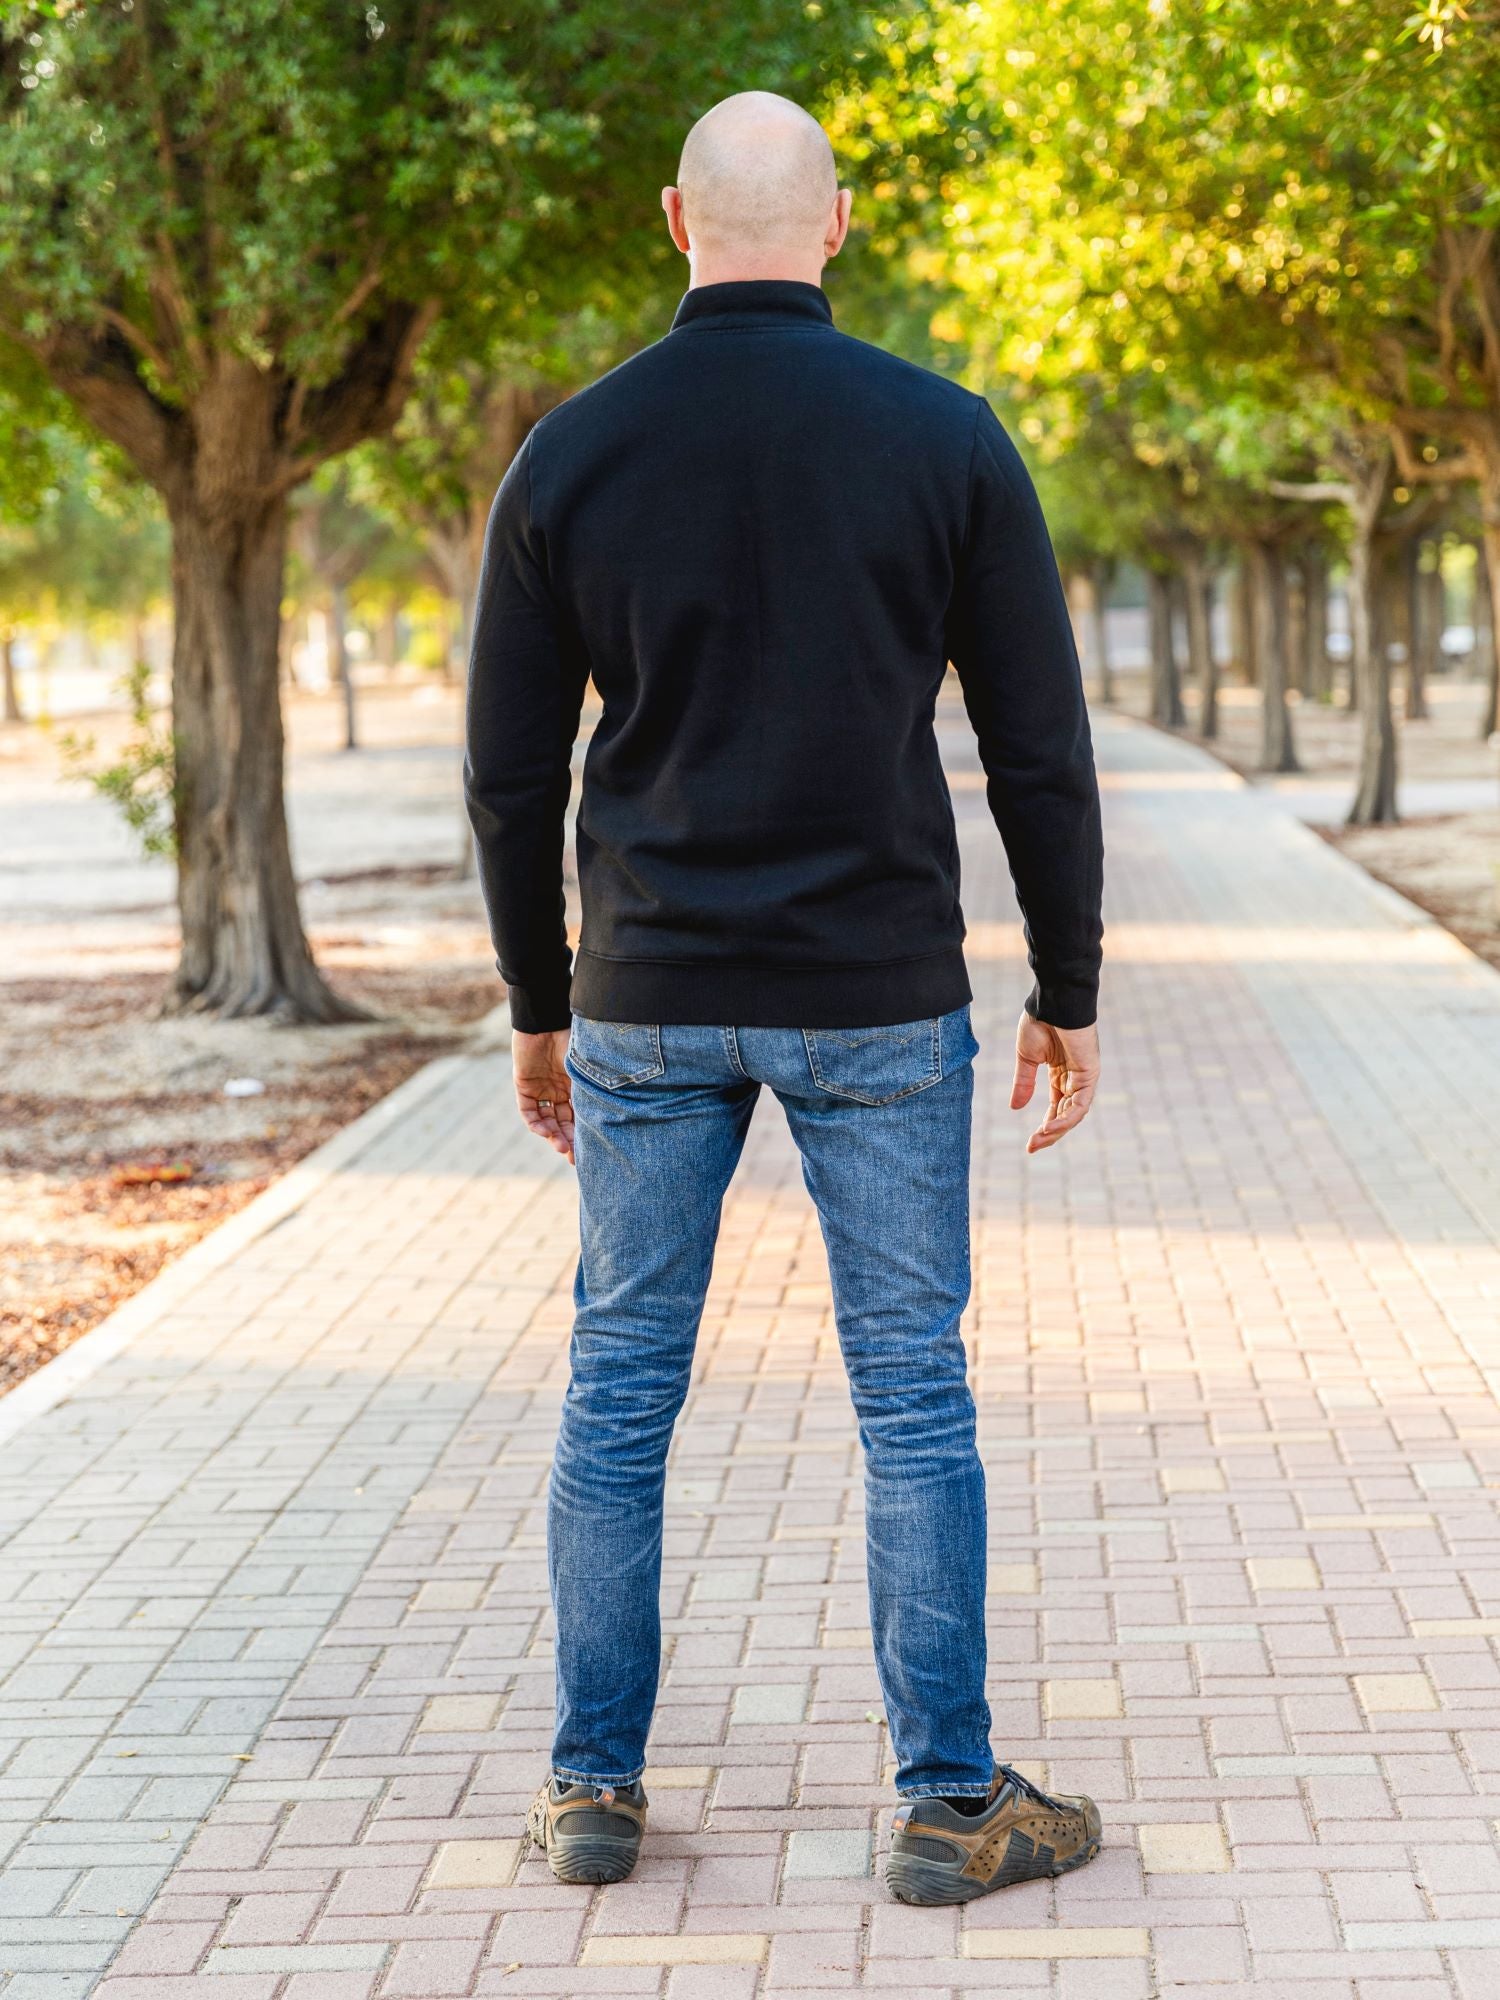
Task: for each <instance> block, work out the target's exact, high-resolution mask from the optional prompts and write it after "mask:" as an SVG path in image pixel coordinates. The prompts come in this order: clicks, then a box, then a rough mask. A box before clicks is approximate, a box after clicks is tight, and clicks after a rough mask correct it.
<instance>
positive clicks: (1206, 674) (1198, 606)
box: [1182, 549, 1219, 743]
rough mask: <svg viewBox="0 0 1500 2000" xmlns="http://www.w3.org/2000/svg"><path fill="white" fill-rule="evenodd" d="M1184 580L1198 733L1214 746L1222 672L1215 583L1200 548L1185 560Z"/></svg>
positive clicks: (1217, 729)
mask: <svg viewBox="0 0 1500 2000" xmlns="http://www.w3.org/2000/svg"><path fill="white" fill-rule="evenodd" d="M1182 581H1183V588H1184V589H1185V590H1186V592H1187V651H1188V672H1189V674H1190V675H1191V676H1192V679H1193V680H1194V682H1195V683H1196V684H1197V688H1198V734H1199V735H1200V736H1201V737H1202V738H1203V740H1204V742H1205V743H1211V742H1213V740H1214V738H1215V737H1216V736H1217V735H1218V733H1219V669H1218V663H1217V662H1216V661H1215V659H1214V645H1213V624H1212V620H1211V617H1210V610H1209V607H1210V604H1211V602H1212V593H1213V582H1212V579H1211V578H1210V576H1209V573H1208V570H1207V568H1206V566H1205V564H1204V561H1203V557H1202V556H1201V555H1200V553H1199V552H1198V550H1197V549H1193V550H1191V551H1190V552H1189V554H1188V555H1186V556H1185V557H1184V558H1183V563H1182Z"/></svg>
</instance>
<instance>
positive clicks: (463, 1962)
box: [380, 1938, 484, 2000]
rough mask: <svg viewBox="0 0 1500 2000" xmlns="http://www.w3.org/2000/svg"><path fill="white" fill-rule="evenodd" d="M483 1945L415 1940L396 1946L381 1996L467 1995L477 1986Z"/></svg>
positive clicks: (435, 1998) (444, 1999) (443, 1999)
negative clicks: (476, 1976) (473, 1986)
mask: <svg viewBox="0 0 1500 2000" xmlns="http://www.w3.org/2000/svg"><path fill="white" fill-rule="evenodd" d="M483 1949H484V1946H483V1944H482V1943H480V1942H478V1941H477V1940H471V1939H467V1938H458V1939H451V1940H446V1939H413V1940H412V1941H411V1942H410V1943H407V1944H401V1945H397V1947H396V1955H395V1957H394V1958H393V1959H392V1960H391V1967H390V1970H389V1972H387V1974H386V1976H385V1978H384V1979H383V1980H382V1981H381V1986H380V1991H381V1993H382V1994H387V1993H389V1994H392V1995H395V1994H401V1995H409V1996H411V2000H449V1996H451V1995H455V1994H465V1993H467V1992H468V1991H469V1989H470V1987H471V1986H472V1985H473V1983H474V1974H475V1972H476V1971H477V1970H478V1967H479V1959H480V1954H481V1952H482V1951H483Z"/></svg>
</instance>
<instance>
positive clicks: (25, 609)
mask: <svg viewBox="0 0 1500 2000" xmlns="http://www.w3.org/2000/svg"><path fill="white" fill-rule="evenodd" d="M0 413H3V415H0V425H3V424H5V423H8V425H9V431H10V439H9V440H7V439H3V438H0V451H3V447H4V443H5V442H8V441H11V440H15V441H24V448H25V450H26V452H27V454H28V455H27V458H26V462H25V466H24V473H23V472H22V471H21V470H20V469H19V468H18V463H17V461H16V460H15V459H12V460H11V462H10V465H9V468H8V471H9V479H8V482H7V486H6V489H5V490H4V492H3V494H0V625H9V626H16V625H21V624H26V623H29V622H32V621H35V620H39V619H57V620H89V619H92V618H95V617H98V616H101V615H113V614H118V613H125V614H127V615H128V614H137V613H140V612H143V611H144V610H145V609H146V608H147V607H148V606H149V605H150V604H152V603H153V602H156V601H158V600H159V599H160V598H162V597H163V596H164V595H165V594H166V590H167V585H168V564H167V546H166V541H167V538H166V524H165V522H164V521H163V519H162V513H161V508H160V506H159V504H158V503H157V501H156V500H155V498H154V496H153V495H152V494H151V493H150V492H149V491H147V490H146V489H145V488H144V487H142V486H141V485H140V483H139V482H138V481H136V480H134V479H132V478H131V477H130V475H129V473H128V471H127V469H126V468H125V467H124V466H123V464H122V463H121V461H120V458H119V455H118V453H115V452H112V451H110V450H109V449H108V447H104V446H99V445H94V444H87V443H85V442H83V441H82V439H81V438H80V437H79V435H78V432H77V430H76V428H75V427H74V426H73V425H72V424H71V423H68V422H64V421H62V420H61V419H60V413H59V410H58V407H57V399H56V398H53V397H50V396H46V395H44V396H42V398H41V399H40V403H39V417H40V420H32V421H28V420H27V418H26V417H25V415H24V412H23V411H22V409H21V408H20V407H19V406H18V405H16V404H14V403H6V402H4V401H3V400H0Z"/></svg>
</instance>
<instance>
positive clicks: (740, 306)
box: [672, 278, 833, 333]
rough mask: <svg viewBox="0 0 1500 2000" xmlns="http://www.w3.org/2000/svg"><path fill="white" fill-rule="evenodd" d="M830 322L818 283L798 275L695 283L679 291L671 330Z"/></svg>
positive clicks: (831, 318) (822, 292) (823, 323)
mask: <svg viewBox="0 0 1500 2000" xmlns="http://www.w3.org/2000/svg"><path fill="white" fill-rule="evenodd" d="M783 323H791V324H798V323H809V324H812V325H815V326H832V325H833V307H832V306H831V305H829V303H828V295H827V293H826V292H825V291H824V290H823V287H822V286H821V285H805V284H803V283H802V281H801V279H800V278H741V279H739V280H736V281H732V282H730V283H729V284H725V285H695V286H694V287H693V289H692V290H691V291H690V292H687V293H685V294H684V295H683V300H682V304H681V305H680V306H679V307H678V308H677V311H676V313H675V314H674V315H673V319H672V331H673V333H676V331H677V329H678V328H679V327H683V326H777V325H781V324H783Z"/></svg>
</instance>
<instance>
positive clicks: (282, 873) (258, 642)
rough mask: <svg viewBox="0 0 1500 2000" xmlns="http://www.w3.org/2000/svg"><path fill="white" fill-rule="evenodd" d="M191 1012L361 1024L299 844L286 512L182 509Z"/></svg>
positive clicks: (177, 592)
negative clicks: (332, 967) (317, 913)
mask: <svg viewBox="0 0 1500 2000" xmlns="http://www.w3.org/2000/svg"><path fill="white" fill-rule="evenodd" d="M173 497H174V503H175V504H172V505H171V507H170V509H169V511H170V514H171V521H172V592H173V604H174V610H175V614H176V616H175V631H174V634H173V645H172V720H173V733H174V738H175V743H176V798H175V819H176V831H177V896H178V905H179V908H180V910H181V915H182V955H181V959H180V962H179V964H178V968H177V976H176V980H175V984H174V990H173V1001H174V1004H175V1005H176V1006H177V1007H179V1008H184V1009H186V1008H192V1009H199V1010H203V1011H206V1012H213V1013H216V1014H221V1015H225V1016H227V1017H230V1018H239V1017H241V1016H245V1015H258V1014H268V1015H274V1016H276V1017H278V1018H281V1019H286V1020H296V1021H346V1020H354V1019H358V1018H361V1015H360V1011H359V1010H358V1009H357V1008H354V1007H351V1006H349V1005H348V1004H347V1003H345V1002H344V1001H341V1000H340V999H339V998H338V997H337V996H336V995H335V994H334V993H333V992H332V991H331V990H330V989H329V987H328V986H327V985H326V984H325V983H324V980H323V978H322V976H321V974H320V973H319V972H318V970H317V967H316V966H315V965H314V964H313V961H312V954H311V953H310V952H309V950H308V948H307V940H306V938H305V936H304V935H303V931H302V922H301V917H300V915H299V913H298V909H297V885H296V880H295V878H294V876H293V874H292V859H291V850H290V846H289V843H288V840H287V827H286V801H285V796H284V793H283V786H282V759H283V742H282V727H281V701H280V688H279V686H278V680H277V643H278V638H279V632H280V622H281V582H282V566H283V561H284V557H285V550H286V525H287V522H286V503H285V501H284V500H283V499H281V498H279V497H277V498H275V499H268V500H261V501H260V502H258V503H257V502H254V501H251V502H248V503H247V504H246V509H245V511H244V512H236V513H234V514H231V513H230V512H229V509H228V508H227V506H226V505H225V504H224V502H223V496H222V493H220V494H218V495H216V496H215V497H216V498H218V499H219V501H220V505H219V506H218V507H217V508H216V509H214V510H213V511H212V512H211V511H210V510H209V509H208V508H207V507H205V506H204V505H203V504H201V502H200V501H199V498H198V496H197V495H196V493H194V492H192V491H190V490H189V491H183V492H181V493H180V494H179V495H176V496H173Z"/></svg>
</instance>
